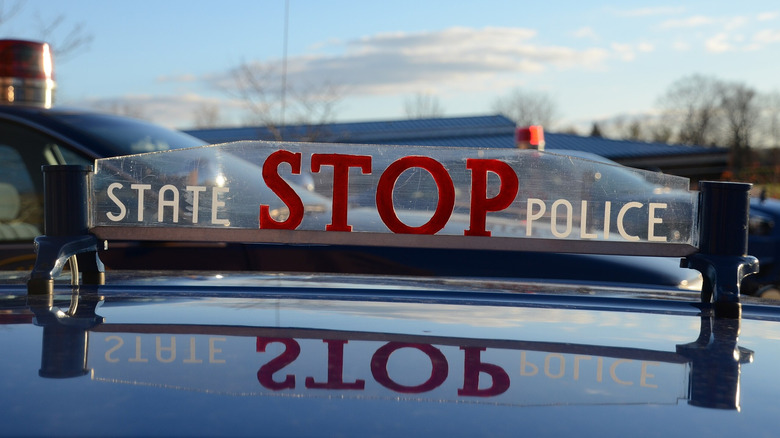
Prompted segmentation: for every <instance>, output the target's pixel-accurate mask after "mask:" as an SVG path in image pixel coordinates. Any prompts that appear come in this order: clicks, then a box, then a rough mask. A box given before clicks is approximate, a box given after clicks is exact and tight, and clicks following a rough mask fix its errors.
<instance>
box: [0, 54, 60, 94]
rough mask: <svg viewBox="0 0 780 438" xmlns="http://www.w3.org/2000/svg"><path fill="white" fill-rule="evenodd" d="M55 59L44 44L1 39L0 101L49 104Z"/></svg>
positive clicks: (52, 86)
mask: <svg viewBox="0 0 780 438" xmlns="http://www.w3.org/2000/svg"><path fill="white" fill-rule="evenodd" d="M54 88H55V83H54V62H53V59H52V53H51V49H50V48H49V45H48V44H46V43H41V42H35V41H24V40H0V104H22V105H38V106H43V107H46V108H49V107H51V105H52V102H53V97H54V96H53V95H54Z"/></svg>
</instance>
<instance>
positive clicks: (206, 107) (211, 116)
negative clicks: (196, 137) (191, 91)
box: [194, 103, 221, 128]
mask: <svg viewBox="0 0 780 438" xmlns="http://www.w3.org/2000/svg"><path fill="white" fill-rule="evenodd" d="M194 116H195V127H196V128H214V127H216V126H219V123H220V120H221V117H220V113H219V105H217V104H215V103H203V104H201V105H199V106H198V107H197V108H195V111H194Z"/></svg>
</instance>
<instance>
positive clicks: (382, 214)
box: [90, 142, 698, 255]
mask: <svg viewBox="0 0 780 438" xmlns="http://www.w3.org/2000/svg"><path fill="white" fill-rule="evenodd" d="M293 170H295V171H293ZM91 184H92V199H91V209H90V210H91V217H90V221H91V226H92V227H93V232H95V233H96V234H97V235H98V236H101V237H106V238H107V237H112V238H133V239H156V240H198V241H211V240H223V241H225V240H227V241H246V242H282V243H324V244H328V243H343V244H366V245H393V246H406V245H409V246H433V247H437V246H444V247H451V246H452V247H473V248H487V249H492V248H495V249H518V250H526V249H531V250H548V251H564V252H568V251H577V252H593V253H629V254H630V253H637V254H639V253H643V254H650V255H680V254H686V253H690V252H693V251H695V247H696V245H697V243H698V242H697V236H698V235H697V229H696V220H695V218H696V217H697V209H698V201H697V199H698V194H697V192H692V191H689V181H688V179H686V178H681V177H676V176H671V175H664V174H661V173H657V172H649V171H642V170H637V169H632V168H627V167H623V166H619V165H615V164H611V163H608V162H600V161H593V160H589V159H583V158H578V157H574V156H566V155H559V154H555V153H549V152H540V151H535V150H519V149H475V148H445V147H409V146H387V145H344V144H318V143H284V142H238V143H229V144H223V145H215V146H206V147H199V148H191V149H179V150H171V151H165V152H154V153H148V154H139V155H131V156H124V157H116V158H106V159H100V160H97V162H96V168H95V173H94V175H93V176H92V181H91ZM161 230H163V231H161ZM533 242H535V243H533ZM550 245H552V246H550ZM572 245H574V246H572ZM615 245H621V246H615ZM625 245H628V246H625ZM650 245H652V246H650ZM616 248H620V249H616ZM623 248H627V249H623ZM630 248H637V249H630ZM648 248H650V249H648ZM673 248H674V249H673ZM583 249H584V250H585V251H583ZM590 249H593V250H592V251H590Z"/></svg>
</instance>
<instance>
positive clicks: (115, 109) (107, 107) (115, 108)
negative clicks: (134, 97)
mask: <svg viewBox="0 0 780 438" xmlns="http://www.w3.org/2000/svg"><path fill="white" fill-rule="evenodd" d="M92 106H93V107H94V108H96V109H98V110H100V111H102V112H105V113H108V114H116V115H118V116H123V117H130V118H134V119H142V120H151V117H149V115H148V114H147V113H146V111H145V110H144V108H143V105H142V104H140V103H137V102H133V101H131V100H114V99H110V100H104V101H99V102H97V103H95V104H94V105H92Z"/></svg>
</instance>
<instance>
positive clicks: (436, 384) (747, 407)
mask: <svg viewBox="0 0 780 438" xmlns="http://www.w3.org/2000/svg"><path fill="white" fill-rule="evenodd" d="M6 280H7V281H6V282H3V283H2V284H0V292H2V293H3V298H2V300H0V309H2V312H0V323H2V324H3V331H2V335H0V342H2V345H3V346H4V351H6V353H12V354H6V355H5V358H4V360H2V361H0V371H2V372H0V380H1V381H2V384H3V386H4V388H5V389H6V391H4V394H6V397H4V398H5V399H6V400H7V401H8V403H9V405H8V407H7V408H6V409H4V410H3V413H2V414H0V418H2V419H4V420H6V421H4V424H6V427H5V432H6V433H8V434H11V435H16V434H33V435H40V434H42V435H48V434H57V432H58V431H60V430H61V429H60V428H61V427H62V418H63V417H64V416H67V418H68V419H69V420H70V423H69V429H68V431H69V432H70V433H74V434H78V435H115V434H129V435H134V436H143V435H160V434H163V435H173V434H182V435H200V434H204V435H209V436H217V435H231V436H237V435H246V434H251V435H257V436H278V435H323V434H325V435H330V434H338V435H348V436H366V435H393V436H397V435H398V434H402V433H403V434H417V433H420V432H423V433H426V434H432V435H440V434H444V433H446V434H467V435H485V434H487V435H490V436H501V435H514V434H515V433H516V431H517V430H518V429H520V428H522V430H524V431H526V432H528V433H530V434H532V435H534V436H545V435H554V436H560V435H562V434H570V433H574V432H576V433H579V434H583V435H586V436H590V435H597V434H605V435H612V434H616V435H621V436H624V435H627V434H631V435H644V434H645V432H647V431H649V430H652V431H653V433H662V434H665V435H678V434H682V433H690V432H694V431H695V433H697V434H698V433H705V434H706V433H713V434H718V435H720V434H726V433H738V432H742V433H744V432H745V431H748V432H749V433H754V434H758V435H763V434H771V433H773V432H774V429H775V424H774V422H773V420H772V419H773V416H772V415H771V413H772V412H773V409H774V408H773V401H774V397H775V396H774V394H776V393H777V391H778V390H780V380H779V379H777V378H775V376H774V374H775V369H776V366H775V365H776V363H777V353H776V348H774V347H775V345H774V341H773V338H774V336H773V333H775V332H776V331H777V328H778V327H777V325H778V321H780V312H778V308H777V307H776V306H769V305H766V304H765V303H763V304H761V303H758V302H751V301H750V300H747V301H746V302H745V304H744V306H745V307H744V312H743V316H742V318H741V320H723V319H715V320H712V319H711V318H710V316H709V315H708V313H707V311H706V310H705V309H703V308H702V307H701V305H700V304H699V303H698V300H697V299H696V296H695V295H693V294H691V295H684V294H683V295H678V296H675V297H670V296H668V295H663V294H658V293H657V292H653V291H652V290H644V289H627V288H616V289H609V288H606V289H605V288H603V287H599V286H592V287H584V288H583V287H570V286H566V285H558V284H551V283H540V282H539V283H529V282H521V281H504V282H501V281H496V282H490V283H485V282H482V281H473V280H469V279H464V280H443V279H441V278H438V279H437V278H429V279H424V278H403V277H377V276H344V275H332V276H330V275H317V276H311V275H276V274H217V273H208V272H180V273H176V274H173V273H166V274H161V275H159V276H154V275H150V273H149V272H145V273H132V272H127V273H116V274H115V275H114V278H113V279H112V281H111V282H110V283H109V284H106V285H105V286H102V287H100V289H99V290H89V288H86V289H82V290H81V291H80V293H79V295H78V296H77V297H75V298H74V296H72V295H71V294H70V291H69V288H68V287H67V286H63V287H62V288H58V291H59V292H58V293H57V294H55V299H54V302H53V303H51V304H49V303H45V304H38V303H36V300H35V299H30V298H29V297H26V296H24V294H23V293H22V292H21V291H22V290H23V288H24V283H23V281H16V283H17V284H16V285H15V286H14V285H13V284H9V283H14V281H15V280H13V279H10V280H9V279H8V277H6ZM96 292H97V293H96ZM594 293H595V294H597V295H598V297H599V298H597V299H596V298H594ZM74 299H75V304H74ZM52 304H53V307H52ZM69 309H71V310H72V309H76V310H75V312H71V311H70V310H69ZM63 312H65V313H69V314H70V315H72V317H70V318H66V317H64V316H62V314H63ZM737 333H739V338H737ZM55 339H57V341H56V342H54V340H55ZM737 342H738V343H737ZM735 349H736V350H735ZM735 351H738V353H735ZM735 354H736V356H738V360H736V361H735V357H736V356H735ZM329 370H330V371H329ZM474 379H476V380H474ZM76 394H77V395H76ZM258 412H262V413H263V416H262V417H258V414H257V413H258ZM138 418H143V421H136V419H138ZM258 418H262V421H260V422H259V423H258V421H259V420H258ZM561 418H566V419H567V420H566V421H565V422H561V421H560V419H561ZM593 418H599V420H598V421H594V420H593Z"/></svg>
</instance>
